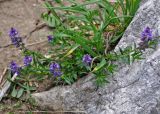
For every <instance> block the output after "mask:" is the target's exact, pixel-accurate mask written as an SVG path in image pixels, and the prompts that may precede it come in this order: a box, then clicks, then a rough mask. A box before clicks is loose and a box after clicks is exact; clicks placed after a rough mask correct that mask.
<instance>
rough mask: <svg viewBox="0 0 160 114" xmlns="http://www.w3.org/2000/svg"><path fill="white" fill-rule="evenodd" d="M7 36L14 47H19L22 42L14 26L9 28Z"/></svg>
mask: <svg viewBox="0 0 160 114" xmlns="http://www.w3.org/2000/svg"><path fill="white" fill-rule="evenodd" d="M9 36H10V38H11V41H12V43H13V44H14V45H15V46H16V47H20V45H21V43H22V38H21V37H19V36H18V32H17V30H16V29H15V28H11V29H10V31H9Z"/></svg>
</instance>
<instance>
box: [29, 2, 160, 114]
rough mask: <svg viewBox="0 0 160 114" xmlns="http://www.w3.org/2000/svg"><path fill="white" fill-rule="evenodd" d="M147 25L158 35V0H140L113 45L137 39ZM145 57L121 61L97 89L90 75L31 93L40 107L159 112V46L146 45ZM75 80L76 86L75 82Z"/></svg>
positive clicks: (105, 113) (99, 113)
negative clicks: (123, 30) (121, 63)
mask: <svg viewBox="0 0 160 114" xmlns="http://www.w3.org/2000/svg"><path fill="white" fill-rule="evenodd" d="M146 26H149V27H151V28H152V29H153V33H154V35H155V36H156V35H158V36H159V35H160V32H159V31H160V29H159V28H160V0H143V1H142V3H141V6H140V8H139V10H138V11H137V13H136V15H135V17H134V19H133V21H132V22H131V24H130V25H129V26H128V28H127V30H126V31H125V34H124V36H123V37H122V39H121V41H120V42H119V44H118V45H117V47H116V49H118V47H121V48H124V47H126V46H128V45H132V44H133V43H134V42H135V43H139V41H140V34H141V31H142V30H143V29H144V28H145V27H146ZM143 56H144V57H145V59H143V60H141V61H138V62H135V63H133V64H132V65H123V66H122V67H121V68H120V69H119V70H118V71H117V72H116V73H115V74H114V76H113V77H114V80H113V79H112V78H111V79H109V80H110V83H109V84H107V85H106V86H105V87H103V88H99V89H97V88H96V86H95V84H94V83H93V82H94V78H93V77H94V76H92V75H91V76H87V77H84V78H82V79H80V80H79V81H78V82H76V83H75V84H73V85H71V86H58V87H54V88H52V89H51V90H49V91H44V92H41V93H35V94H33V95H32V96H33V97H34V98H35V100H36V102H37V103H38V105H39V106H40V107H41V108H49V109H52V110H65V111H66V110H68V111H84V112H86V113H87V114H160V47H157V49H155V50H152V49H146V50H145V52H144V55H143ZM77 84H78V85H79V86H77Z"/></svg>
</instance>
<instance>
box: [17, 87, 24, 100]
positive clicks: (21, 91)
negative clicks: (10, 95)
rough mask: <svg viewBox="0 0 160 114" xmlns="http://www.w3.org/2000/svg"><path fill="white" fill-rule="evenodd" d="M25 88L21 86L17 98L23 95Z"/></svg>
mask: <svg viewBox="0 0 160 114" xmlns="http://www.w3.org/2000/svg"><path fill="white" fill-rule="evenodd" d="M23 92H24V89H23V88H20V89H19V90H18V93H17V98H20V97H21V96H22V95H23Z"/></svg>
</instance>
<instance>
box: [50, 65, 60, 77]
mask: <svg viewBox="0 0 160 114" xmlns="http://www.w3.org/2000/svg"><path fill="white" fill-rule="evenodd" d="M50 72H51V73H52V74H53V75H54V76H55V77H56V76H61V75H62V72H61V67H60V65H59V64H58V63H52V64H51V65H50Z"/></svg>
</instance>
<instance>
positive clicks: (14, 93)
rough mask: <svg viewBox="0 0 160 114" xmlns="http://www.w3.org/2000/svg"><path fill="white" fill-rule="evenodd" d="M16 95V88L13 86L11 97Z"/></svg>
mask: <svg viewBox="0 0 160 114" xmlns="http://www.w3.org/2000/svg"><path fill="white" fill-rule="evenodd" d="M16 95H17V90H16V86H14V87H13V90H12V93H11V96H12V97H16Z"/></svg>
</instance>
